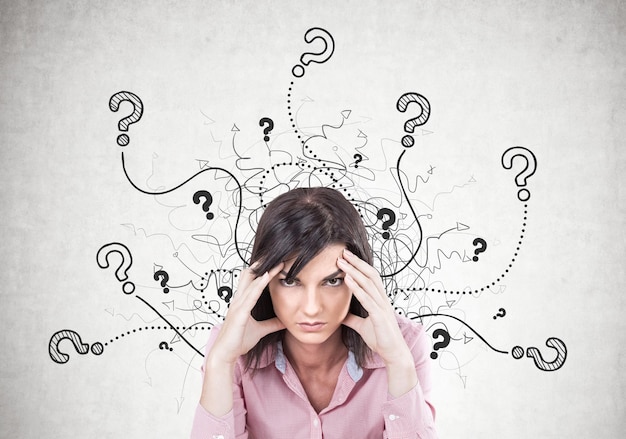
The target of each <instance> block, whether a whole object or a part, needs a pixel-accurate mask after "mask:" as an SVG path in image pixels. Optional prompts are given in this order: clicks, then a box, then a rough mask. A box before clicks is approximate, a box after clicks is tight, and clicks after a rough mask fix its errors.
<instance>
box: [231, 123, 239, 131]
mask: <svg viewBox="0 0 626 439" xmlns="http://www.w3.org/2000/svg"><path fill="white" fill-rule="evenodd" d="M230 130H231V131H239V128H237V125H235V124H233V127H232V128H231V129H230Z"/></svg>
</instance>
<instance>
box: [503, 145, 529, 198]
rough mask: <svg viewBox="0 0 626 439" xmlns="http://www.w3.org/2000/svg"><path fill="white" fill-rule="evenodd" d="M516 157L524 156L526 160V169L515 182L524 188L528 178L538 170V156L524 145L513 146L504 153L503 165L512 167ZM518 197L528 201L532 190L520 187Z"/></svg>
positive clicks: (516, 177)
mask: <svg viewBox="0 0 626 439" xmlns="http://www.w3.org/2000/svg"><path fill="white" fill-rule="evenodd" d="M515 157H522V159H523V161H525V162H526V166H525V167H524V169H522V171H521V172H520V173H518V174H517V175H516V176H515V184H516V185H517V187H521V188H523V187H524V186H526V183H527V180H528V178H529V177H530V176H532V175H533V174H534V173H535V171H536V170H537V157H535V154H533V152H532V151H531V150H530V149H526V148H524V147H523V146H513V147H511V148H509V149H507V150H506V151H504V154H502V166H504V168H505V169H511V168H512V167H513V161H514V160H515ZM518 161H520V160H518ZM517 198H518V199H519V200H520V201H528V199H529V198H530V192H529V191H528V189H526V188H523V189H520V190H519V191H517Z"/></svg>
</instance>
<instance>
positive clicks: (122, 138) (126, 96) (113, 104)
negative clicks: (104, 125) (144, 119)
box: [109, 91, 143, 146]
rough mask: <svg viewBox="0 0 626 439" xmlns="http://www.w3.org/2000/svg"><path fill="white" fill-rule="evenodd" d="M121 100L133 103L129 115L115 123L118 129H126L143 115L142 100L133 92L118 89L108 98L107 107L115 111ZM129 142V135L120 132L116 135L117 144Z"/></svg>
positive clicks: (123, 144) (122, 144)
mask: <svg viewBox="0 0 626 439" xmlns="http://www.w3.org/2000/svg"><path fill="white" fill-rule="evenodd" d="M122 101H128V102H130V103H131V104H133V112H132V114H131V115H130V116H126V117H125V118H123V119H122V120H120V121H119V122H118V124H117V127H118V129H119V130H120V131H128V127H129V126H130V124H133V123H135V122H138V121H139V119H141V116H142V115H143V102H141V99H139V96H137V95H136V94H134V93H131V92H129V91H118V92H117V93H115V94H114V95H113V96H111V99H109V108H110V109H111V111H117V110H118V109H119V107H120V103H121V102H122ZM129 142H130V139H129V137H128V136H127V135H126V134H120V135H119V136H117V144H118V145H119V146H126V145H128V143H129Z"/></svg>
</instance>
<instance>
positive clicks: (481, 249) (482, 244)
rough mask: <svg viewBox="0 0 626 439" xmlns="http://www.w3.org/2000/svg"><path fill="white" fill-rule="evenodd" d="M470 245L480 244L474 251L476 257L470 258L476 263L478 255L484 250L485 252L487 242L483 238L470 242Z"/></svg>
mask: <svg viewBox="0 0 626 439" xmlns="http://www.w3.org/2000/svg"><path fill="white" fill-rule="evenodd" d="M472 244H474V245H475V246H476V245H478V244H480V247H478V248H477V249H476V250H474V254H475V255H476V256H474V257H473V258H472V261H474V262H477V261H478V254H479V253H482V252H484V251H485V250H487V241H485V240H484V239H483V238H476V239H475V240H473V241H472Z"/></svg>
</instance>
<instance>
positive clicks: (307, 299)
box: [302, 288, 322, 316]
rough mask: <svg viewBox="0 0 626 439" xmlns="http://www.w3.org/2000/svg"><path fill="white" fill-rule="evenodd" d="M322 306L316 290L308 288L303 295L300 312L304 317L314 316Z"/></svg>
mask: <svg viewBox="0 0 626 439" xmlns="http://www.w3.org/2000/svg"><path fill="white" fill-rule="evenodd" d="M321 309H322V304H321V300H320V294H319V292H318V291H317V289H316V288H309V289H307V290H306V291H305V293H304V298H303V303H302V310H303V312H304V313H305V314H306V315H309V316H314V315H316V314H318V313H319V312H320V310H321Z"/></svg>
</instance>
